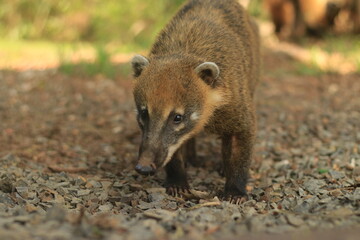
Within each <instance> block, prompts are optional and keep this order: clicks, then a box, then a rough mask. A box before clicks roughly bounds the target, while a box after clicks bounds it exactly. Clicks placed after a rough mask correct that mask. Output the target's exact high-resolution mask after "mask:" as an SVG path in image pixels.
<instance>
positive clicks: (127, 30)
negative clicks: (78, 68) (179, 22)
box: [0, 0, 184, 49]
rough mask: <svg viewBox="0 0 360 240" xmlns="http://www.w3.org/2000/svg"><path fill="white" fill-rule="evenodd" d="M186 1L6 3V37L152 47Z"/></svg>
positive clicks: (2, 22) (0, 27) (1, 20)
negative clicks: (168, 21)
mask: <svg viewBox="0 0 360 240" xmlns="http://www.w3.org/2000/svg"><path fill="white" fill-rule="evenodd" d="M183 1H184V0H171V1H170V0H157V1H156V4H155V3H154V2H153V1H143V0H121V1H119V0H106V1H101V0H74V1H68V0H12V1H8V0H0V36H3V38H5V39H10V40H43V39H46V40H50V41H57V42H59V41H60V42H72V41H90V42H95V43H105V42H106V43H114V44H116V45H119V46H123V49H126V48H127V49H129V48H146V47H148V45H149V44H150V43H151V41H152V40H153V38H154V37H155V36H156V34H157V32H158V31H159V30H160V29H161V28H162V26H163V25H164V23H165V22H166V21H167V20H168V19H169V18H170V17H171V16H172V14H173V13H174V12H175V11H176V9H177V8H178V7H179V5H180V4H181V3H182V2H183ZM125 46H126V47H125Z"/></svg>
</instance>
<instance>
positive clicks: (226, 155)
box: [222, 130, 254, 204]
mask: <svg viewBox="0 0 360 240" xmlns="http://www.w3.org/2000/svg"><path fill="white" fill-rule="evenodd" d="M253 139H254V133H253V132H251V131H250V130H249V131H248V132H241V133H235V134H233V135H225V136H222V155H223V162H224V174H225V178H226V183H225V189H224V195H225V196H224V197H225V199H226V200H229V201H230V202H233V203H236V204H239V203H241V202H242V201H244V200H246V199H247V193H246V184H247V180H248V175H249V167H250V162H251V155H252V148H253V141H254V140H253Z"/></svg>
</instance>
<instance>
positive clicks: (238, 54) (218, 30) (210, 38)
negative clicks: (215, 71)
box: [149, 0, 259, 95]
mask: <svg viewBox="0 0 360 240" xmlns="http://www.w3.org/2000/svg"><path fill="white" fill-rule="evenodd" d="M258 51H259V39H258V29H257V26H256V24H255V23H254V22H253V21H252V19H250V17H249V16H248V14H247V13H246V12H245V10H244V9H243V7H242V6H241V5H240V4H239V3H238V2H237V1H236V0H221V1H218V0H190V1H188V2H187V3H186V4H185V5H184V6H183V7H182V8H181V10H180V11H179V12H178V13H177V14H176V15H175V17H174V18H173V19H172V20H171V21H170V22H169V23H168V25H167V26H166V27H165V28H164V29H163V31H162V32H161V33H160V34H159V36H158V38H157V40H156V42H155V43H154V45H153V47H152V49H151V51H150V56H149V57H153V56H170V55H174V56H176V55H182V56H184V55H191V56H195V57H198V58H199V63H200V62H203V61H212V62H215V63H216V64H217V65H218V66H219V68H220V69H221V72H222V79H224V81H225V82H224V83H225V85H226V87H229V88H231V89H235V90H239V88H243V87H244V84H247V83H245V82H243V81H244V80H249V81H250V82H249V87H250V92H251V95H252V93H253V91H254V88H255V85H256V82H257V80H258V78H259V52H258ZM235 75H236V77H234V76H235ZM234 80H236V81H242V83H241V84H240V85H239V83H237V82H233V81H234Z"/></svg>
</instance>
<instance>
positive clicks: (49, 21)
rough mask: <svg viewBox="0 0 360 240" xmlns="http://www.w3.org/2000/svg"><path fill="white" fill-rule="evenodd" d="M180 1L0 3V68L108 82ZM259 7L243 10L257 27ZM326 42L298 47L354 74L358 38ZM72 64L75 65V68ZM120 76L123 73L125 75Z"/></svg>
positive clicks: (257, 0)
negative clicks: (101, 76) (340, 60)
mask: <svg viewBox="0 0 360 240" xmlns="http://www.w3.org/2000/svg"><path fill="white" fill-rule="evenodd" d="M183 2H185V0H157V1H144V0H73V1H69V0H0V68H2V69H4V68H10V69H13V68H15V69H27V68H32V67H36V68H39V66H40V68H47V67H57V66H60V69H61V70H63V71H64V72H68V73H73V72H74V71H75V69H79V68H78V67H80V69H81V71H82V72H85V73H88V74H89V75H94V74H96V73H98V72H105V74H106V75H109V76H110V77H112V76H114V75H115V74H116V72H115V70H114V68H113V67H112V66H111V64H110V63H111V62H123V63H124V62H126V61H128V60H129V57H130V56H131V55H132V53H134V52H140V53H146V50H147V49H149V47H150V46H151V43H152V42H153V41H154V38H155V37H156V35H157V34H158V32H159V31H160V29H161V28H163V26H164V25H165V24H166V22H167V21H168V20H169V19H170V18H171V17H172V16H173V15H174V13H175V12H176V10H177V9H178V8H179V6H180V5H181V4H182V3H183ZM262 3H263V0H251V1H250V5H249V7H248V10H249V12H250V14H251V15H253V16H255V17H257V18H258V19H261V22H262V23H264V22H266V21H267V22H268V23H269V21H268V20H267V19H268V17H267V14H266V13H265V12H266V11H265V9H264V6H263V4H262ZM262 25H263V24H262ZM265 25H266V24H265ZM270 25H271V24H270ZM326 39H327V40H326V41H325V42H324V41H322V42H321V43H320V44H317V45H314V44H313V42H312V41H308V40H306V39H305V40H304V41H303V42H302V45H303V46H305V47H307V48H308V49H310V51H311V54H313V55H314V56H313V57H312V58H314V59H315V60H316V58H317V55H318V54H317V52H319V51H318V50H319V49H320V50H321V51H324V50H325V51H326V52H327V53H330V54H332V53H333V52H339V51H340V52H342V53H344V54H345V55H346V56H345V57H347V56H349V57H350V58H351V59H353V60H352V61H353V62H354V64H355V65H356V68H357V69H360V67H359V66H360V60H357V59H358V58H357V56H358V54H359V53H360V44H359V42H360V41H358V40H360V39H359V36H357V37H354V36H350V37H349V36H344V37H340V38H339V37H337V36H335V37H334V36H330V37H327V38H326ZM349 46H351V47H349ZM325 58H326V57H325ZM315 60H314V61H313V62H315ZM94 61H95V62H94ZM311 61H312V60H311ZM74 62H76V63H78V65H77V66H76V67H74ZM315 65H316V64H315ZM121 71H122V73H123V74H128V71H129V70H128V69H125V70H123V69H122V70H121ZM310 72H311V71H310Z"/></svg>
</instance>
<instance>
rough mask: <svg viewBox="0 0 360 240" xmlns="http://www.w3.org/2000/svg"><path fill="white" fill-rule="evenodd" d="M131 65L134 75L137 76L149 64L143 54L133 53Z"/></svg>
mask: <svg viewBox="0 0 360 240" xmlns="http://www.w3.org/2000/svg"><path fill="white" fill-rule="evenodd" d="M131 65H132V68H133V71H134V77H138V76H140V75H141V72H142V71H143V70H144V68H145V67H146V66H147V65H149V60H148V59H147V58H146V57H144V56H141V55H135V56H134V57H133V58H132V60H131Z"/></svg>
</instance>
